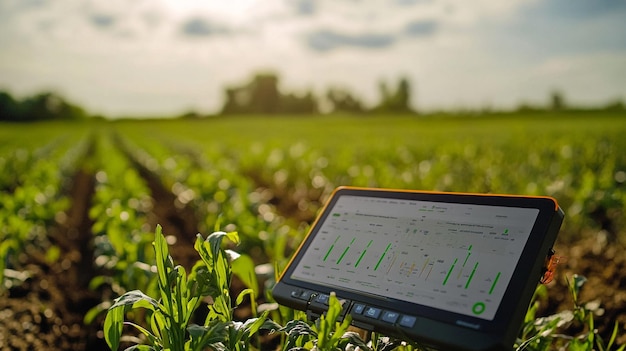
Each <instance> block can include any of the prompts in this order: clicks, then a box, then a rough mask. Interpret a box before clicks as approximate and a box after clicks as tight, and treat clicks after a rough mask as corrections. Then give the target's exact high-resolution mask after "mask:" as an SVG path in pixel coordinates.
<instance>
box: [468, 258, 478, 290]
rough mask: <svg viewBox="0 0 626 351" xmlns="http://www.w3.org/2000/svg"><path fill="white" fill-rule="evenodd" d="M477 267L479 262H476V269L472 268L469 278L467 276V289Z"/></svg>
mask: <svg viewBox="0 0 626 351" xmlns="http://www.w3.org/2000/svg"><path fill="white" fill-rule="evenodd" d="M476 268H478V262H476V264H475V265H474V269H472V273H470V276H469V278H467V283H465V289H467V288H469V285H470V283H471V281H472V278H474V273H476Z"/></svg>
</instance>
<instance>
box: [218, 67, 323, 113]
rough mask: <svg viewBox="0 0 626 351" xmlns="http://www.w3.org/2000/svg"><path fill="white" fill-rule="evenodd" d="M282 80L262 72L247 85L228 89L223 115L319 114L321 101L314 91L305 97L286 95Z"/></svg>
mask: <svg viewBox="0 0 626 351" xmlns="http://www.w3.org/2000/svg"><path fill="white" fill-rule="evenodd" d="M278 81H279V79H278V77H277V76H276V75H275V74H273V73H259V74H256V75H255V76H254V78H253V79H252V80H251V81H250V82H249V83H247V84H244V85H243V86H240V87H229V88H226V89H225V95H226V100H225V102H224V105H223V107H222V112H221V113H222V114H284V113H316V112H318V107H317V99H316V98H315V96H314V95H313V94H312V93H311V92H307V93H305V94H304V95H302V96H300V95H296V94H291V93H289V94H283V93H281V92H280V90H279V89H278Z"/></svg>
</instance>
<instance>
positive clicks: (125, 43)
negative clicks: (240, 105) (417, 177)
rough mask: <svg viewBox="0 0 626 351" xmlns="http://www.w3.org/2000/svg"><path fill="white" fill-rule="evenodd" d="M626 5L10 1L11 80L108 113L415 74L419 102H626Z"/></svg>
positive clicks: (20, 92) (373, 90) (1, 3)
mask: <svg viewBox="0 0 626 351" xmlns="http://www.w3.org/2000/svg"><path fill="white" fill-rule="evenodd" d="M624 19H626V0H543V1H541V0H507V1H502V0H472V1H467V0H167V1H166V0H107V1H102V0H0V90H5V91H8V92H9V93H11V94H13V95H14V96H15V97H17V98H23V97H26V96H31V95H34V94H36V93H39V92H42V91H55V92H57V93H59V94H61V95H62V96H63V97H65V98H66V99H67V100H69V101H71V102H73V103H75V104H78V105H81V106H83V107H84V108H85V109H86V110H87V111H89V112H90V113H94V114H102V115H105V116H109V117H122V116H123V117H128V116H164V115H174V114H181V113H185V112H189V111H196V112H199V113H215V112H218V111H219V110H220V108H221V106H222V104H223V99H224V88H225V87H227V86H238V85H243V84H245V83H246V82H247V81H249V80H250V79H251V77H252V76H253V75H254V74H255V73H259V72H274V73H276V74H278V76H279V78H280V83H279V84H280V89H281V90H282V91H284V92H294V93H305V92H306V91H309V90H311V91H313V92H314V93H316V94H317V95H318V96H319V95H322V94H323V93H324V92H325V91H326V90H327V89H328V88H329V87H331V86H332V87H341V88H345V89H348V90H349V91H351V92H352V93H353V94H355V95H356V96H358V97H360V98H361V99H363V100H364V101H365V102H366V103H367V104H368V105H370V106H372V105H374V104H376V102H377V101H378V100H379V98H380V94H379V84H380V82H385V83H386V84H388V85H390V86H394V85H395V84H397V82H398V81H399V79H400V78H402V77H406V78H407V79H408V80H409V81H410V83H411V88H412V89H411V92H412V95H411V102H412V104H413V107H414V108H416V109H418V110H422V111H428V110H437V109H481V108H486V107H491V108H512V107H514V106H517V105H519V104H520V103H528V104H547V103H548V101H549V96H550V94H551V93H552V92H554V91H559V92H561V93H562V94H563V96H564V97H565V101H566V102H567V103H569V104H572V105H586V106H590V105H603V104H606V103H608V102H610V101H615V100H617V99H622V100H626V20H624Z"/></svg>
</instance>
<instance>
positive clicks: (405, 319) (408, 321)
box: [399, 316, 417, 328]
mask: <svg viewBox="0 0 626 351" xmlns="http://www.w3.org/2000/svg"><path fill="white" fill-rule="evenodd" d="M416 320H417V318H416V317H413V316H402V318H400V323H399V324H400V325H401V326H403V327H407V328H413V326H414V325H415V321H416Z"/></svg>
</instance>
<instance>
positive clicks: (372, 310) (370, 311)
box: [363, 306, 382, 319]
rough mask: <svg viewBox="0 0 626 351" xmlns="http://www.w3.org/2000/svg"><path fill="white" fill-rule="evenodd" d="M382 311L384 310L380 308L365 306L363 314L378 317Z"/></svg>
mask: <svg viewBox="0 0 626 351" xmlns="http://www.w3.org/2000/svg"><path fill="white" fill-rule="evenodd" d="M381 312H382V310H381V309H380V308H376V307H371V306H367V307H365V311H364V312H363V315H365V316H366V317H370V318H374V319H378V317H380V313H381Z"/></svg>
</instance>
